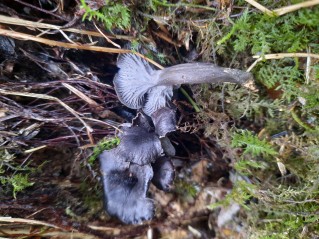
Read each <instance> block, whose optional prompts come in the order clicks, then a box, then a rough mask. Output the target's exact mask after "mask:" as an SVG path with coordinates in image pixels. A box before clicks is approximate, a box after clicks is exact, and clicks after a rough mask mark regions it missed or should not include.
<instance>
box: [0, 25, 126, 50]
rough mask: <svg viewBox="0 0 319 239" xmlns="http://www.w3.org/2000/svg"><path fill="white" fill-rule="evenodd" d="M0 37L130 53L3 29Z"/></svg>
mask: <svg viewBox="0 0 319 239" xmlns="http://www.w3.org/2000/svg"><path fill="white" fill-rule="evenodd" d="M0 35H3V36H8V37H12V38H15V39H18V40H30V41H35V42H39V43H43V44H46V45H50V46H59V47H64V48H71V49H80V50H88V51H99V52H106V53H130V52H131V50H127V49H116V48H109V47H100V46H89V45H79V44H71V43H65V42H59V41H53V40H50V39H46V38H42V37H35V36H32V35H29V34H25V33H21V32H15V31H10V30H5V29H0Z"/></svg>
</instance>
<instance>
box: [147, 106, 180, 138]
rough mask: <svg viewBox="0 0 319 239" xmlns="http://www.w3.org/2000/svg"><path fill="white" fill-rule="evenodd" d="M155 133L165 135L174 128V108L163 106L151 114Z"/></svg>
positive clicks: (160, 135)
mask: <svg viewBox="0 0 319 239" xmlns="http://www.w3.org/2000/svg"><path fill="white" fill-rule="evenodd" d="M152 120H153V123H154V127H155V133H156V134H157V135H158V136H159V137H160V138H162V137H165V136H166V135H167V134H168V133H170V132H173V131H175V130H176V110H175V109H172V108H169V107H163V108H160V109H158V110H156V111H155V112H154V113H153V114H152Z"/></svg>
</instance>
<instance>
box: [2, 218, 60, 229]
mask: <svg viewBox="0 0 319 239" xmlns="http://www.w3.org/2000/svg"><path fill="white" fill-rule="evenodd" d="M0 222H10V223H26V224H31V225H42V226H47V227H53V228H58V229H63V228H61V227H58V226H56V225H53V224H50V223H46V222H42V221H38V220H32V219H24V218H12V217H0Z"/></svg>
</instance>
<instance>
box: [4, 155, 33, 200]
mask: <svg viewBox="0 0 319 239" xmlns="http://www.w3.org/2000/svg"><path fill="white" fill-rule="evenodd" d="M14 158H15V157H14V155H13V154H10V153H9V152H8V151H7V150H1V151H0V185H1V189H2V190H4V191H5V192H7V193H11V191H12V195H13V197H14V198H16V197H17V193H18V192H21V191H23V190H24V189H26V188H28V187H30V186H32V185H33V184H34V182H30V181H29V174H30V173H32V172H34V171H36V169H31V168H29V167H28V166H24V167H21V166H20V165H18V164H17V163H16V162H15V161H14ZM1 189H0V193H1V191H2V190H1Z"/></svg>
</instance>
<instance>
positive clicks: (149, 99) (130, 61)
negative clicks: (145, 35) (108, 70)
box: [114, 54, 252, 116]
mask: <svg viewBox="0 0 319 239" xmlns="http://www.w3.org/2000/svg"><path fill="white" fill-rule="evenodd" d="M117 66H118V68H120V69H119V71H118V73H117V74H116V75H115V77H114V87H115V91H116V93H117V96H118V98H119V100H120V101H121V102H122V103H123V104H124V105H126V106H127V107H129V108H132V109H143V111H144V112H145V113H146V114H147V115H149V116H151V115H152V114H153V113H154V112H155V111H156V110H158V109H160V108H163V107H165V106H168V104H169V101H170V100H171V98H172V96H173V88H174V87H179V86H180V85H181V84H200V83H221V82H231V83H237V84H244V83H246V82H247V81H248V80H250V79H251V78H252V76H251V74H250V73H247V72H244V71H241V70H236V69H230V68H224V67H219V66H216V65H213V64H210V63H200V62H197V63H186V64H179V65H175V66H171V67H167V68H165V69H163V70H155V69H153V68H152V67H151V66H150V64H149V63H148V62H147V61H145V60H144V59H142V58H141V57H139V56H137V55H135V54H123V55H120V56H119V59H118V62H117Z"/></svg>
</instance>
